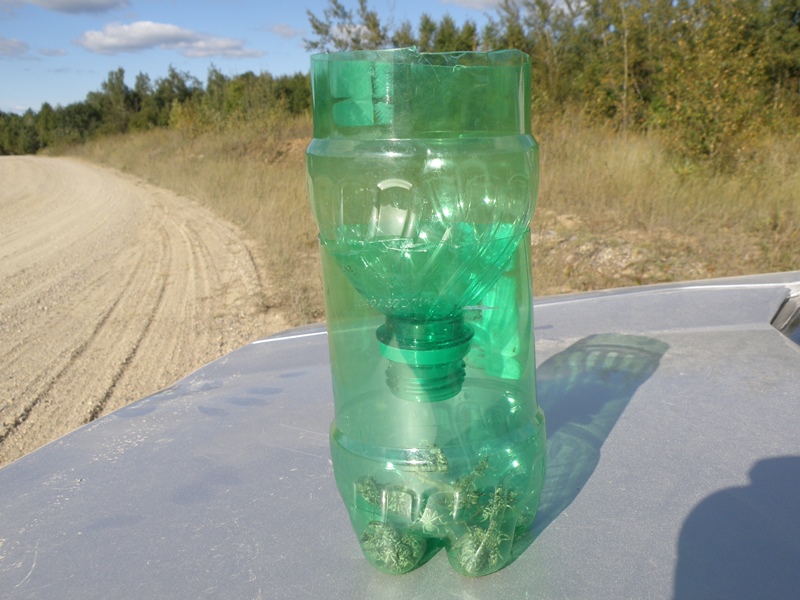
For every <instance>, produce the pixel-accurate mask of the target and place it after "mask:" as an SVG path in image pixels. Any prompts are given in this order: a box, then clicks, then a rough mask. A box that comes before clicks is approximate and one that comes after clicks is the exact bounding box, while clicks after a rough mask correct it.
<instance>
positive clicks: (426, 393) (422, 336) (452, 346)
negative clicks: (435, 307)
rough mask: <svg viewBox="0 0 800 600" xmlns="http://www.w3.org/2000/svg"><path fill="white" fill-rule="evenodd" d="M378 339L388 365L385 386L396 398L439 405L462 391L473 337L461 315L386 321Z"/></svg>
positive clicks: (390, 319)
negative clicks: (445, 317)
mask: <svg viewBox="0 0 800 600" xmlns="http://www.w3.org/2000/svg"><path fill="white" fill-rule="evenodd" d="M375 335H376V337H377V338H378V347H379V349H380V352H381V355H382V356H383V357H384V358H386V359H387V360H388V361H389V366H388V367H387V369H386V385H387V386H388V387H389V389H390V390H391V392H392V393H393V394H394V395H395V396H397V397H399V398H403V399H404V400H412V401H415V402H439V401H441V400H447V399H449V398H452V397H453V396H456V395H457V394H458V393H459V392H460V391H461V386H462V384H463V383H464V379H465V377H466V366H465V363H464V357H465V356H466V355H467V354H468V353H469V350H470V345H471V341H472V337H473V330H472V327H470V326H469V325H467V324H466V323H465V322H464V317H463V315H462V314H458V315H455V316H452V317H450V318H447V319H440V320H431V321H416V320H413V319H403V318H398V317H387V318H386V323H385V324H384V325H381V326H380V327H379V328H378V330H377V331H376V333H375Z"/></svg>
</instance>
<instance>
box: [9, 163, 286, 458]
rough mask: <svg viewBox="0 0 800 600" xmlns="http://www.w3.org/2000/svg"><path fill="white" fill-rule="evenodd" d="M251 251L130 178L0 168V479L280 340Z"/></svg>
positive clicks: (38, 167)
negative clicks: (7, 468)
mask: <svg viewBox="0 0 800 600" xmlns="http://www.w3.org/2000/svg"><path fill="white" fill-rule="evenodd" d="M251 247H252V244H250V243H249V242H248V241H247V240H246V239H245V238H244V236H243V234H242V232H241V231H240V230H238V229H237V228H236V227H235V226H233V225H231V224H229V223H227V222H225V221H222V220H220V219H218V218H217V217H216V216H215V215H214V214H213V213H211V212H210V211H209V210H207V209H205V208H203V207H201V206H199V205H198V204H196V203H194V202H193V201H191V200H189V199H186V198H182V197H179V196H176V195H175V194H173V193H172V192H168V191H165V190H163V189H159V188H156V187H153V186H151V185H149V184H146V183H144V182H142V181H141V180H138V179H136V178H134V177H130V176H127V175H123V174H120V173H118V172H115V171H113V170H110V169H105V168H102V167H98V166H96V165H91V164H88V163H84V162H81V161H77V160H71V159H64V158H44V157H30V156H25V157H0V385H1V386H2V387H1V388H0V389H1V390H2V391H0V466H2V465H4V464H7V463H9V462H11V461H13V460H15V459H17V458H19V457H20V456H22V455H24V454H26V453H28V452H30V451H32V450H34V449H36V448H38V447H39V446H41V445H43V444H45V443H47V442H49V441H51V440H53V439H55V438H57V437H59V436H61V435H63V434H65V433H67V432H69V431H71V430H73V429H74V428H76V427H78V426H80V425H82V424H84V423H87V422H89V421H91V420H92V419H94V418H96V417H98V416H100V415H103V414H106V413H108V412H110V411H112V410H114V409H116V408H119V407H121V406H123V405H125V404H127V403H129V402H131V401H134V400H137V399H139V398H142V397H144V396H147V395H149V394H151V393H153V392H156V391H158V390H159V389H162V388H163V387H165V386H167V385H170V384H171V383H173V382H174V381H176V380H177V379H179V378H181V377H182V376H184V375H186V374H188V373H189V372H191V371H193V370H195V369H197V368H199V367H200V366H202V365H204V364H206V363H207V362H209V361H211V360H213V359H215V358H217V357H219V356H221V355H223V354H225V353H227V352H230V351H231V350H234V349H236V348H238V347H240V346H242V345H244V344H246V343H248V342H250V341H252V340H254V339H257V338H259V337H263V336H265V335H268V334H270V333H273V332H276V331H279V330H281V329H285V328H286V327H287V323H286V321H285V320H284V319H283V317H282V315H281V314H280V313H279V312H277V311H275V310H268V311H266V310H265V309H264V306H265V305H266V303H265V302H264V298H265V294H266V293H268V291H269V290H267V289H265V286H266V280H265V278H264V273H263V269H261V268H260V266H259V265H257V264H256V262H255V261H254V259H253V253H252V252H251Z"/></svg>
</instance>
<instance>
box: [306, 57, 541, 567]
mask: <svg viewBox="0 0 800 600" xmlns="http://www.w3.org/2000/svg"><path fill="white" fill-rule="evenodd" d="M311 74H312V85H313V101H314V140H313V141H312V143H311V145H310V146H309V149H308V153H307V165H308V189H309V196H310V200H311V205H312V208H313V211H314V216H315V219H316V222H317V225H318V226H319V230H320V248H321V252H322V259H323V278H324V284H325V300H326V312H327V324H328V331H329V344H330V350H331V369H332V376H333V389H334V402H335V420H334V423H333V424H332V426H331V450H332V455H333V462H334V472H335V475H336V481H337V486H338V488H339V491H340V494H341V496H342V498H343V500H344V503H345V505H346V507H347V509H348V511H349V514H350V519H351V522H352V524H353V527H354V529H355V532H356V534H357V536H358V539H359V542H360V544H361V547H362V550H363V551H364V554H365V556H366V557H367V558H368V559H369V561H370V562H371V563H372V564H373V565H374V566H376V567H377V568H379V569H381V570H382V571H385V572H387V573H404V572H407V571H410V570H412V569H414V568H416V567H418V566H420V565H421V564H424V563H425V562H426V560H427V559H428V558H430V557H431V556H432V555H433V554H435V553H436V552H437V551H438V550H440V549H441V548H445V549H446V551H447V554H448V557H449V559H450V562H451V564H452V565H453V566H454V567H455V568H456V569H457V570H458V571H459V572H461V573H463V574H465V575H470V576H478V575H485V574H487V573H491V572H493V571H496V570H498V569H500V568H501V567H503V566H504V565H505V564H507V563H508V561H509V560H510V558H511V547H512V544H513V540H514V537H515V535H518V534H519V533H520V532H521V531H522V530H525V529H527V528H528V527H530V525H531V524H532V522H533V519H534V517H535V514H536V509H537V505H538V501H539V495H540V493H541V486H542V481H543V479H544V468H545V464H544V463H545V452H544V444H545V427H544V415H543V413H542V411H541V409H540V408H539V406H538V404H537V401H536V386H535V357H534V347H533V337H532V312H531V310H532V309H531V275H530V234H529V230H528V226H529V223H530V219H531V216H532V212H533V207H534V201H535V196H536V190H537V185H538V154H537V152H538V148H537V145H536V142H535V141H534V139H533V137H532V136H531V132H530V118H529V104H530V64H529V58H528V57H527V56H526V55H524V54H522V53H520V52H517V51H502V52H492V53H472V52H467V53H443V54H429V53H418V52H416V51H415V50H413V49H401V50H386V51H363V52H361V51H359V52H348V53H340V54H321V55H316V56H314V57H312V70H311Z"/></svg>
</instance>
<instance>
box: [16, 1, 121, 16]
mask: <svg viewBox="0 0 800 600" xmlns="http://www.w3.org/2000/svg"><path fill="white" fill-rule="evenodd" d="M27 3H28V4H36V5H37V6H41V7H42V8H46V9H48V10H55V11H57V12H65V13H72V14H76V13H85V12H88V13H98V12H105V11H108V10H114V9H119V8H127V7H128V0H27Z"/></svg>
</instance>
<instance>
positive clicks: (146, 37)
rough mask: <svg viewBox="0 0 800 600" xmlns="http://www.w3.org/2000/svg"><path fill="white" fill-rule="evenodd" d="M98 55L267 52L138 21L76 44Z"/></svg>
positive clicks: (92, 34)
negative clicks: (166, 51)
mask: <svg viewBox="0 0 800 600" xmlns="http://www.w3.org/2000/svg"><path fill="white" fill-rule="evenodd" d="M75 43H76V44H78V45H79V46H83V47H84V48H86V49H87V50H89V51H90V52H94V53H95V54H118V53H120V52H138V51H141V50H149V49H152V48H162V49H170V50H178V51H179V52H180V53H181V54H183V55H184V56H188V57H192V58H195V57H205V56H224V57H228V58H242V57H250V56H262V55H263V52H260V51H257V50H248V49H247V48H245V47H244V42H242V41H241V40H235V39H230V38H220V37H213V36H211V35H208V34H204V33H197V32H196V31H192V30H190V29H184V28H182V27H178V26H177V25H170V24H167V23H154V22H152V21H136V22H134V23H131V24H130V25H123V24H121V23H110V24H108V25H106V26H105V27H104V28H103V30H102V31H87V32H86V33H84V34H83V35H82V36H81V37H80V38H79V39H77V40H76V41H75Z"/></svg>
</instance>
